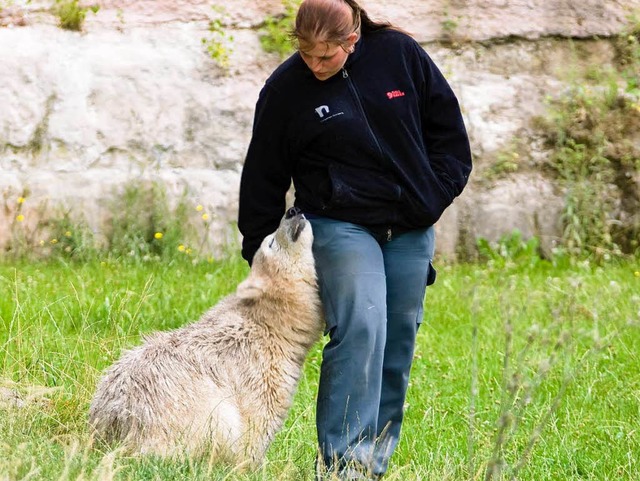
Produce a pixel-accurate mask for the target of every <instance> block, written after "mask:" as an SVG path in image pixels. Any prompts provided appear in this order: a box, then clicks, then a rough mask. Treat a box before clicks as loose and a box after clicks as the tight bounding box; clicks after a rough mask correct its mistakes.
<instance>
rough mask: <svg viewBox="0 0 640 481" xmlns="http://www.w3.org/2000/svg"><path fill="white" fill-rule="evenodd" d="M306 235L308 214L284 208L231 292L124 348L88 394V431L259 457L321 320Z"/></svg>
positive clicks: (132, 442) (246, 459) (195, 453)
mask: <svg viewBox="0 0 640 481" xmlns="http://www.w3.org/2000/svg"><path fill="white" fill-rule="evenodd" d="M312 243H313V233H312V229H311V225H310V223H309V222H308V220H307V219H305V217H304V215H303V214H301V213H300V212H299V211H298V210H297V209H295V208H291V209H289V210H288V211H287V212H286V214H285V215H284V217H283V218H282V220H281V222H280V225H279V226H278V228H277V230H276V231H275V232H274V233H273V234H271V235H268V236H267V237H266V238H265V239H264V240H263V242H262V244H261V245H260V248H259V249H258V251H257V252H256V255H255V257H254V259H253V263H252V266H251V271H250V273H249V275H248V277H247V278H246V279H245V280H244V281H242V282H241V283H240V284H239V285H238V287H237V289H236V292H235V293H233V294H231V295H229V296H227V297H226V298H224V299H222V300H221V301H220V302H219V303H218V304H217V305H215V306H214V307H213V308H211V309H210V310H209V311H208V312H206V313H205V314H204V315H203V316H202V317H201V318H200V319H199V320H198V321H197V322H194V323H191V324H188V325H185V326H183V327H181V328H179V329H176V330H173V331H166V332H159V333H155V334H153V335H151V336H149V337H147V338H146V339H145V340H144V342H143V344H142V345H140V346H138V347H135V348H133V349H131V350H129V351H127V352H125V353H124V354H123V355H122V357H121V358H120V359H119V360H118V361H117V362H115V364H114V365H113V366H112V367H110V368H109V369H108V370H107V371H106V372H105V374H104V375H103V377H102V378H101V380H100V381H99V383H98V386H97V389H96V392H95V395H94V397H93V400H92V402H91V405H90V409H89V418H88V421H89V425H90V429H91V431H92V433H93V435H94V439H101V440H103V441H105V442H108V443H118V444H120V445H121V446H122V447H123V448H124V449H125V450H127V451H131V452H133V453H141V454H153V455H159V456H166V457H176V456H179V457H180V456H188V457H207V458H208V459H210V460H213V461H214V462H215V461H220V462H224V463H229V464H232V465H237V466H240V467H243V468H247V469H253V468H257V467H259V465H260V464H261V462H262V461H263V458H264V455H265V451H266V450H267V448H268V446H269V444H270V442H271V441H272V440H273V437H274V435H275V434H276V433H277V432H278V430H279V429H280V428H281V427H282V425H283V422H284V420H285V418H286V415H287V412H288V410H289V408H290V406H291V403H292V400H293V396H294V393H295V390H296V387H297V384H298V380H299V378H300V375H301V371H302V366H303V363H304V361H305V358H306V356H307V354H308V352H309V350H310V349H311V347H312V346H313V345H314V344H315V343H316V341H318V339H319V338H320V336H321V334H322V331H323V327H324V320H323V316H322V309H321V303H320V298H319V295H318V283H317V279H316V270H315V264H314V259H313V253H312Z"/></svg>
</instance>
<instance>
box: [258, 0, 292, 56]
mask: <svg viewBox="0 0 640 481" xmlns="http://www.w3.org/2000/svg"><path fill="white" fill-rule="evenodd" d="M300 2H301V0H282V5H283V7H284V13H283V14H281V15H278V16H268V17H267V18H266V19H265V21H264V25H263V26H262V28H261V29H260V32H259V37H260V45H262V49H263V50H264V51H265V52H268V53H277V54H278V55H279V56H280V58H285V57H287V56H288V55H290V54H291V53H292V52H293V51H294V50H295V46H294V44H293V42H292V38H291V32H292V31H293V28H294V22H295V16H296V11H297V9H298V6H299V5H300Z"/></svg>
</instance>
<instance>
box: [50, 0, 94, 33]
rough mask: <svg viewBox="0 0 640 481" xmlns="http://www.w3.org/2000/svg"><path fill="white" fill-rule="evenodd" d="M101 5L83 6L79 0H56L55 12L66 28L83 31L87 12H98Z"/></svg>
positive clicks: (59, 21) (60, 24)
mask: <svg viewBox="0 0 640 481" xmlns="http://www.w3.org/2000/svg"><path fill="white" fill-rule="evenodd" d="M99 9H100V7H99V6H98V5H92V6H90V7H83V6H81V5H79V4H78V0H56V4H55V7H54V12H55V14H56V15H57V17H58V25H59V26H60V28H63V29H65V30H74V31H77V32H79V31H81V30H82V27H83V26H84V20H85V17H86V16H87V12H88V11H89V10H91V11H92V12H93V13H98V10H99Z"/></svg>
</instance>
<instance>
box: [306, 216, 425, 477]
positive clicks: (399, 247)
mask: <svg viewBox="0 0 640 481" xmlns="http://www.w3.org/2000/svg"><path fill="white" fill-rule="evenodd" d="M310 222H311V224H312V227H313V233H314V244H313V252H314V256H315V259H316V268H317V271H318V280H319V284H320V294H321V298H322V302H323V307H324V310H325V316H326V320H327V334H328V335H329V341H328V343H327V344H326V345H325V347H324V351H323V357H322V366H321V372H320V385H319V388H318V401H317V403H318V404H317V411H316V425H317V430H318V442H319V448H320V456H321V458H322V460H323V461H324V464H325V466H326V467H327V468H328V469H330V470H331V471H340V470H342V469H345V468H346V467H348V466H349V465H351V464H352V463H355V464H357V465H358V466H360V467H361V468H364V469H365V470H367V471H369V472H370V473H371V474H374V475H381V474H384V472H385V471H386V469H387V465H388V462H389V458H390V457H391V454H392V453H393V451H394V449H395V447H396V445H397V443H398V438H399V436H400V427H401V424H402V418H403V407H404V402H405V395H406V391H407V385H408V382H409V371H410V369H411V362H412V359H413V352H414V345H415V340H416V334H417V332H418V327H419V324H420V322H421V321H422V316H423V301H424V295H425V288H426V286H427V285H428V284H429V283H431V282H433V280H434V279H435V271H434V270H433V267H432V266H431V260H432V258H433V253H434V248H435V236H434V229H433V227H431V228H428V229H420V230H414V231H410V232H406V233H403V234H400V235H398V236H392V237H391V239H390V240H387V238H386V236H385V237H384V238H382V237H380V236H376V235H374V234H372V233H371V232H370V231H369V230H367V229H365V228H363V227H361V226H358V225H355V224H351V223H348V222H342V221H337V220H333V219H327V218H311V219H310Z"/></svg>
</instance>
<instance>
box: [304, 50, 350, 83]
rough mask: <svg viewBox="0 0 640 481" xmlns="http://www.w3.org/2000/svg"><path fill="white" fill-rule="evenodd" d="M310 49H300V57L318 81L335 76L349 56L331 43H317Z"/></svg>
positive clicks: (345, 51)
mask: <svg viewBox="0 0 640 481" xmlns="http://www.w3.org/2000/svg"><path fill="white" fill-rule="evenodd" d="M310 47H311V48H307V49H302V48H301V49H300V50H299V52H300V57H302V60H304V63H306V64H307V67H309V70H311V72H313V75H315V77H316V78H317V79H318V80H327V79H328V78H330V77H333V76H334V75H335V74H337V73H338V72H339V71H340V69H341V68H342V67H343V66H344V64H345V62H346V61H347V57H348V56H349V53H348V51H347V50H346V49H345V48H344V47H343V46H341V45H339V44H336V43H331V42H318V43H316V44H313V45H311V46H310Z"/></svg>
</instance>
